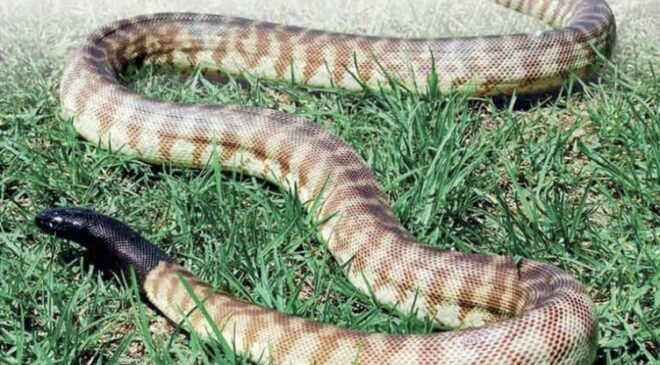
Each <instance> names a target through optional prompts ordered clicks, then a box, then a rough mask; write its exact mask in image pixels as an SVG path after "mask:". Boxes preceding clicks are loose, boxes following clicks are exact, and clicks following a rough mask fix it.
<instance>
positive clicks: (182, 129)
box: [61, 0, 615, 364]
mask: <svg viewBox="0 0 660 365" xmlns="http://www.w3.org/2000/svg"><path fill="white" fill-rule="evenodd" d="M498 2H499V3H502V4H503V5H505V6H508V7H511V8H513V9H515V10H518V11H521V12H525V13H528V14H530V15H533V16H536V17H538V18H540V19H542V20H544V21H545V22H547V23H549V24H551V25H553V26H555V27H556V29H555V30H551V31H544V32H538V33H536V34H522V35H507V36H493V37H472V38H450V39H410V40H406V39H394V38H378V37H364V36H354V35H343V34H335V33H326V32H320V31H312V30H306V29H301V28H295V27H288V26H281V25H274V24H270V23H263V22H256V21H251V20H245V19H237V18H227V17H222V16H215V15H199V14H160V15H153V16H144V17H137V18H134V19H130V20H122V21H118V22H116V23H113V24H111V25H109V26H106V27H104V28H102V29H100V30H99V31H97V32H95V33H94V34H93V35H91V36H90V37H89V39H88V41H87V42H86V43H85V44H84V45H83V47H82V48H81V50H80V51H79V52H78V53H77V54H76V55H75V56H74V58H73V60H72V61H71V62H70V64H69V65H68V67H67V68H66V70H65V73H64V77H63V80H62V83H61V102H62V109H63V112H64V114H65V115H66V116H71V117H73V120H74V125H75V127H76V129H77V130H78V131H79V133H80V134H82V135H83V136H84V137H85V138H86V139H88V140H90V141H92V142H95V143H96V142H98V143H100V145H101V146H103V147H106V148H107V147H109V146H112V147H113V148H115V149H118V148H120V149H121V151H122V152H124V153H128V154H131V155H137V156H139V157H141V158H143V159H145V160H148V161H152V162H157V163H160V162H165V161H167V162H173V163H175V164H179V165H184V166H190V167H204V166H205V164H206V163H207V162H208V161H209V160H210V159H211V158H213V156H217V158H218V159H219V160H220V162H221V164H222V165H223V166H224V167H225V168H227V169H233V170H238V171H241V172H245V173H248V174H252V175H256V176H259V177H262V178H264V179H266V180H269V181H271V182H274V183H276V184H278V185H279V186H281V187H283V188H284V189H287V190H289V191H295V192H296V194H297V196H298V198H299V199H300V201H301V202H302V203H303V204H305V205H306V206H307V207H309V210H310V213H311V214H313V216H314V217H317V218H319V219H323V218H327V217H330V218H329V219H327V220H325V221H324V223H323V224H321V225H320V237H321V238H322V240H323V241H324V242H325V243H326V244H327V246H328V248H329V250H330V251H331V252H332V254H333V256H334V257H335V258H336V259H337V261H338V262H339V263H340V264H342V265H346V275H347V276H348V278H349V279H350V281H351V282H352V283H353V284H354V285H355V287H356V288H358V289H359V290H361V291H363V292H365V293H372V294H373V295H374V296H375V298H376V299H377V300H378V301H379V302H381V303H384V304H386V305H389V306H392V307H395V308H397V309H398V310H400V311H402V312H411V311H414V312H415V313H416V314H417V315H418V316H420V317H430V318H433V319H434V320H435V322H437V324H438V325H439V326H441V327H449V328H464V327H479V328H476V329H464V330H458V331H451V332H442V333H434V334H428V335H411V336H397V335H386V334H370V333H358V332H354V331H351V330H348V329H342V328H338V327H336V326H333V325H329V324H319V323H315V322H313V321H309V320H306V319H301V318H294V317H290V316H287V315H284V314H281V313H277V312H275V311H272V310H269V309H264V308H260V307H258V306H255V305H252V304H249V303H245V302H243V301H240V300H237V299H234V298H232V297H230V296H228V295H226V294H223V293H214V291H213V290H212V289H211V288H210V287H209V286H207V285H206V284H204V283H201V282H200V281H199V280H197V279H196V278H195V277H194V276H193V275H192V274H190V273H189V272H188V271H186V270H185V269H183V268H181V267H180V266H177V265H176V264H173V263H170V262H168V261H167V260H164V261H159V263H157V264H156V265H154V266H153V267H150V268H149V270H148V272H146V273H144V276H143V278H142V280H141V285H142V288H143V290H144V292H145V294H146V296H147V297H148V299H149V300H150V301H151V302H152V303H153V304H154V305H155V306H156V307H158V308H159V309H160V310H161V311H162V312H163V313H164V314H165V315H166V316H167V317H168V318H170V319H171V320H173V321H174V322H180V321H182V320H183V319H184V318H185V317H186V315H188V318H187V320H188V321H189V328H191V329H192V330H194V331H197V332H199V333H200V334H202V335H209V334H211V327H210V326H209V323H208V321H207V318H205V316H204V315H203V313H202V312H203V311H201V310H194V309H195V305H196V304H195V300H193V298H191V296H190V295H189V293H188V291H187V290H186V288H185V287H184V285H183V283H182V280H185V281H187V282H188V283H189V284H190V286H191V288H192V289H193V290H194V292H195V293H196V295H197V296H198V297H199V298H202V299H205V301H204V306H205V310H206V311H207V312H208V314H209V315H210V318H212V319H213V321H214V322H215V323H216V324H217V325H218V326H219V328H220V329H221V331H222V335H223V337H224V338H225V339H226V340H227V342H228V343H230V344H231V345H232V347H233V348H235V349H236V351H238V352H239V353H246V354H248V355H249V356H250V358H251V359H253V360H254V361H259V362H264V363H269V362H273V363H276V364H587V363H591V362H592V361H593V360H594V358H595V350H596V343H597V321H596V315H595V309H594V305H593V303H592V301H591V299H590V298H589V296H588V295H587V294H586V293H585V292H584V291H583V290H582V289H581V287H580V285H579V283H577V282H576V281H575V280H574V279H572V278H571V277H569V276H568V275H566V274H565V273H563V272H561V271H560V270H558V269H556V268H554V267H551V266H548V265H545V264H542V263H537V262H532V261H528V260H523V261H522V262H521V263H518V264H517V263H516V262H514V260H513V259H512V258H510V257H501V256H486V255H473V254H464V253H459V252H449V251H439V250H436V249H432V248H429V247H427V246H425V245H423V244H421V243H420V242H418V241H417V240H416V239H415V238H414V237H412V236H411V235H410V234H409V233H408V232H407V231H406V230H405V229H404V228H403V227H402V226H401V225H400V223H399V222H398V221H397V220H396V218H395V217H394V215H393V214H392V212H391V211H390V209H389V208H388V204H387V200H386V198H385V197H384V196H383V195H382V194H381V192H380V188H379V185H378V183H377V182H376V180H375V179H374V177H373V176H372V174H371V172H370V170H369V167H368V166H367V164H366V163H365V162H364V161H363V159H362V158H361V157H360V156H359V155H358V154H357V153H356V152H354V151H353V149H352V148H351V147H350V146H349V145H348V144H346V143H345V142H343V141H342V140H340V139H339V138H337V137H335V136H334V135H332V134H331V133H330V132H328V131H327V130H325V129H323V128H322V127H320V126H318V125H316V124H314V123H311V122H308V121H306V120H303V119H301V118H297V117H293V116H290V115H287V114H284V113H281V112H278V111H275V110H266V109H256V108H248V107H242V106H224V105H183V104H177V103H170V102H163V101H157V100H151V99H148V98H146V97H143V96H140V95H137V94H135V93H134V92H132V91H130V90H129V89H128V88H126V87H125V86H122V85H120V84H119V83H118V81H117V77H116V73H117V72H118V71H119V70H121V69H122V68H123V67H124V66H125V65H127V64H128V63H129V62H132V61H134V60H135V59H143V60H145V61H147V62H152V63H166V64H170V65H174V66H177V67H183V68H189V67H193V66H198V65H202V66H207V67H212V68H219V69H221V70H223V71H226V72H242V71H247V72H250V73H252V74H256V75H260V76H263V77H267V78H289V77H293V78H294V79H295V80H296V81H297V82H300V83H303V84H309V85H316V86H327V85H332V86H335V87H344V88H352V89H355V88H359V87H361V85H367V86H379V85H386V84H387V80H388V77H391V78H393V79H395V80H397V81H398V82H399V83H401V84H403V85H404V86H407V87H411V88H418V89H420V88H421V89H422V91H423V89H424V87H425V86H424V85H427V82H428V76H429V74H430V73H431V72H432V71H433V70H435V72H436V74H437V85H436V86H437V89H438V90H440V91H442V92H447V91H451V90H461V91H463V92H468V93H472V94H475V95H484V94H500V93H510V92H513V91H516V92H517V93H530V92H539V91H545V90H548V89H551V88H554V87H557V86H558V85H561V84H562V83H563V82H565V80H566V79H567V77H568V76H569V74H570V73H575V74H576V75H577V76H581V77H586V76H588V75H590V73H591V72H592V70H593V68H594V64H595V63H596V60H597V58H598V57H599V56H598V54H599V53H600V54H603V55H605V56H607V55H608V54H609V52H610V50H611V48H612V46H613V43H614V37H615V23H614V18H613V15H612V12H611V10H610V8H609V7H608V6H607V4H606V3H605V2H604V0H501V1H498ZM384 72H386V73H387V75H385V73H384ZM358 80H359V81H358ZM313 201H316V202H320V204H318V203H317V204H311V203H310V202H313Z"/></svg>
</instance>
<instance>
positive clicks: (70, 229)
mask: <svg viewBox="0 0 660 365" xmlns="http://www.w3.org/2000/svg"><path fill="white" fill-rule="evenodd" d="M34 221H35V224H36V225H37V227H39V228H41V230H43V231H44V232H46V233H51V234H54V235H55V236H57V237H60V238H64V239H67V240H71V241H74V242H76V243H78V244H80V245H82V246H84V247H86V248H87V249H88V250H89V251H90V256H91V257H92V259H93V260H94V261H95V262H96V263H98V264H100V266H101V267H107V268H112V269H115V270H120V271H126V270H128V269H129V268H133V269H135V272H136V273H137V276H138V280H139V281H140V282H142V281H143V280H144V278H145V277H146V275H147V274H148V273H149V271H151V269H153V268H154V267H155V266H156V265H158V263H159V262H161V261H167V262H169V261H171V259H170V258H169V257H168V256H167V254H165V253H164V252H163V251H161V250H160V249H158V247H156V246H155V245H154V244H153V243H151V242H149V241H147V240H146V239H144V238H143V237H142V236H140V235H139V234H138V233H137V232H135V231H134V230H133V229H131V228H130V227H129V226H127V225H126V224H124V223H122V222H120V221H118V220H116V219H114V218H111V217H108V216H106V215H103V214H101V213H98V212H96V211H94V210H91V209H85V208H51V209H46V210H44V211H42V212H41V213H39V214H37V216H36V217H35V219H34Z"/></svg>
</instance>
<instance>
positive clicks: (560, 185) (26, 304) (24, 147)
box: [0, 0, 660, 364]
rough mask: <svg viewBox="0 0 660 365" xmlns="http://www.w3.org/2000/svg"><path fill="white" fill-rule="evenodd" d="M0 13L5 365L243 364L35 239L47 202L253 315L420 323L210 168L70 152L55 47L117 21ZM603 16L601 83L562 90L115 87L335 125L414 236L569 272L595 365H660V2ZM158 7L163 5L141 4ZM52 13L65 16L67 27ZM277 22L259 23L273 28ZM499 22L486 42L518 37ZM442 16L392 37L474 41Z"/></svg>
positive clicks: (305, 232) (296, 217) (274, 205)
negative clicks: (608, 31) (358, 283)
mask: <svg viewBox="0 0 660 365" xmlns="http://www.w3.org/2000/svg"><path fill="white" fill-rule="evenodd" d="M5 1H6V0H0V16H2V17H0V278H2V280H0V364H26V363H38V364H42V363H44V364H48V363H58V364H60V363H65V364H68V363H75V364H92V363H97V364H100V363H122V364H126V363H157V364H175V363H229V364H234V363H239V364H240V363H247V361H244V360H242V359H238V358H235V357H234V355H232V352H231V349H227V348H225V347H224V346H222V344H219V343H215V342H204V341H201V340H200V339H199V338H197V337H196V336H194V335H188V334H186V333H184V332H182V331H181V330H180V329H179V328H176V325H171V324H169V323H168V322H167V321H165V320H164V319H163V317H162V316H160V315H159V314H158V313H157V312H156V311H154V310H152V309H151V308H149V307H147V306H145V305H144V304H143V303H142V302H141V301H142V299H141V298H139V296H137V295H136V294H135V290H133V289H134V288H131V286H130V285H123V284H122V279H121V278H113V277H112V276H110V275H104V274H103V273H101V272H99V271H96V270H94V268H93V267H92V266H90V265H89V260H87V259H85V257H84V251H83V250H82V249H80V248H79V247H77V246H74V245H72V244H69V243H65V242H63V241H60V240H56V239H53V238H51V237H48V236H46V235H44V234H42V233H40V232H39V231H38V230H37V229H36V227H35V226H34V225H33V224H32V219H33V217H34V215H35V214H36V213H37V212H38V211H39V210H41V209H43V208H46V207H50V206H63V205H78V206H85V207H92V208H95V209H97V210H100V211H102V212H104V213H106V214H110V215H113V216H116V217H118V218H120V219H122V220H124V221H126V222H128V223H130V224H131V225H132V226H134V227H135V228H136V229H137V230H138V231H140V232H142V233H143V234H144V235H145V236H146V237H147V238H148V239H150V240H152V241H154V242H156V243H158V245H159V246H160V247H161V248H163V249H164V250H165V251H166V252H168V253H169V254H170V255H171V256H172V257H174V258H175V259H176V260H177V261H178V262H180V263H182V264H184V265H185V266H186V267H187V268H189V269H191V270H192V271H193V272H195V273H197V274H198V275H199V276H200V277H201V278H202V279H204V280H205V281H207V282H209V283H211V284H213V285H214V286H216V287H218V288H221V289H223V290H226V291H229V292H231V293H233V294H234V295H236V296H237V297H240V298H243V299H247V300H249V301H251V302H254V303H259V304H261V305H263V306H266V307H270V308H274V309H277V310H279V311H282V312H286V313H290V314H295V315H298V316H303V317H306V318H310V319H315V320H318V321H322V322H328V323H336V324H338V325H340V326H343V327H350V328H353V329H357V330H365V331H377V332H389V333H403V334H405V333H421V332H428V331H431V330H432V329H431V328H430V326H429V324H428V323H425V322H421V321H419V320H416V319H414V318H408V317H401V316H399V315H398V314H396V313H393V312H392V311H390V310H388V309H387V308H382V307H379V306H378V305H376V304H375V303H374V302H373V301H372V300H371V298H370V297H368V296H365V295H362V294H360V293H358V292H356V291H355V290H353V289H352V287H351V285H350V284H349V283H348V280H347V279H345V277H344V276H343V274H342V272H341V268H340V267H339V266H338V265H337V264H336V263H335V262H334V261H333V260H332V258H331V256H330V254H329V252H328V251H327V249H326V248H325V247H323V245H321V244H319V243H318V242H317V240H316V234H315V230H314V222H312V221H311V219H310V217H308V216H307V215H306V214H305V212H304V210H303V209H302V207H301V205H300V204H298V203H297V202H296V200H295V199H294V198H293V197H291V196H289V195H287V194H285V193H283V192H281V191H279V190H278V189H277V188H275V187H274V186H272V185H269V184H267V183H264V182H263V181H260V180H257V179H254V178H252V177H249V176H241V175H236V174H232V173H226V172H222V171H221V170H220V169H218V168H212V169H208V170H202V171H194V170H186V169H180V168H176V167H172V166H167V165H164V166H151V165H148V164H146V163H144V162H141V161H139V160H136V159H133V158H130V157H126V156H123V155H121V154H119V153H117V152H112V151H105V150H102V149H100V148H97V146H95V145H94V144H93V143H88V142H85V141H83V140H82V139H80V138H79V137H78V136H77V134H76V132H75V131H74V129H73V127H72V126H71V123H70V121H68V120H63V119H61V118H60V117H58V95H57V88H58V82H59V79H60V76H61V73H62V68H63V66H64V54H65V53H66V47H68V45H69V44H71V43H72V42H73V41H74V40H79V39H80V38H79V37H80V35H81V34H84V31H85V29H88V28H89V27H90V26H92V25H93V24H97V23H99V22H103V21H107V20H108V19H113V18H114V17H116V16H118V14H121V15H125V14H124V13H123V12H122V11H124V10H117V11H116V12H112V11H109V10H107V9H105V10H103V11H101V12H100V14H101V15H99V16H98V19H97V18H94V19H92V20H85V21H86V22H85V21H83V19H87V17H86V15H85V14H88V10H89V9H87V8H86V7H85V6H84V4H87V5H89V2H85V1H84V0H81V1H78V3H80V4H82V5H80V6H75V7H71V8H67V7H66V6H64V5H62V3H58V2H54V4H51V5H52V7H50V8H49V7H47V6H46V5H42V6H41V7H40V6H35V8H33V9H27V8H26V7H23V6H21V5H15V7H13V6H14V5H12V4H9V2H6V3H5ZM154 3H156V2H154ZM611 3H612V5H613V7H614V9H615V13H616V15H617V20H618V22H619V29H620V31H619V46H618V48H617V50H616V53H615V56H614V58H613V60H612V61H611V62H609V63H607V64H606V65H605V66H604V69H603V71H602V73H601V77H600V78H599V80H598V81H599V82H596V83H590V84H584V83H582V82H581V81H580V80H574V81H573V82H572V83H571V84H570V85H567V87H566V88H564V89H562V90H561V91H560V92H559V95H558V96H555V97H551V98H545V99H541V100H535V101H532V102H525V103H522V102H520V100H517V99H515V98H514V99H512V100H508V101H504V102H502V101H498V102H494V101H492V100H490V99H483V100H467V99H466V98H464V97H461V96H458V95H449V96H434V95H431V96H423V95H419V94H418V93H416V92H414V91H413V92H410V91H406V90H401V89H397V90H395V91H394V92H381V91H379V90H364V91H361V92H346V91H342V90H323V91H319V90H310V89H306V88H303V87H299V86H296V85H291V84H290V83H287V82H272V81H267V80H258V79H255V78H252V77H250V76H249V75H246V76H244V77H241V78H229V80H227V81H226V82H223V83H217V82H214V81H212V80H209V79H207V78H205V77H204V76H203V75H201V74H200V73H199V72H196V73H193V74H191V75H188V76H185V77H175V76H173V75H171V74H170V73H168V72H163V70H154V69H142V70H134V71H131V72H127V74H125V75H124V81H125V82H126V83H127V84H130V85H131V86H132V87H134V88H135V90H136V91H137V92H140V93H142V94H145V95H149V96H152V97H156V98H160V99H166V100H176V101H184V102H194V103H234V104H242V105H254V106H262V107H268V108H276V109H280V110H284V111H287V112H289V113H291V114H295V115H298V116H304V117H307V118H309V119H311V120H313V121H314V122H316V123H319V124H321V125H323V126H325V127H327V128H329V129H330V130H332V131H333V132H334V133H336V134H337V135H339V136H341V137H342V138H343V139H345V140H346V141H348V142H349V143H350V144H351V145H352V146H353V147H354V148H355V149H356V150H357V151H358V152H359V153H360V154H361V155H362V156H363V157H364V158H365V159H366V160H367V161H368V163H369V165H370V166H371V167H372V169H373V171H374V173H375V175H376V177H377V178H378V180H379V181H380V183H381V185H382V186H383V189H384V191H385V192H386V194H387V195H388V196H389V198H390V201H391V205H392V207H393V209H394V211H395V214H396V215H397V217H398V218H399V219H400V220H401V222H402V223H403V224H404V225H405V226H406V227H407V228H408V229H409V230H410V231H411V232H412V233H413V234H414V235H415V236H416V237H418V238H419V239H421V240H422V241H424V242H426V243H428V244H429V245H432V246H435V247H438V248H443V249H448V248H453V249H457V250H460V251H465V252H479V253H493V254H505V255H512V256H521V257H526V258H530V259H536V260H540V261H544V262H549V263H552V264H553V265H556V266H558V267H560V268H562V269H563V270H566V271H567V272H569V273H571V274H572V275H574V276H575V277H576V278H577V279H578V280H579V281H580V282H582V283H583V284H584V286H585V288H586V289H587V290H588V291H589V293H590V294H591V295H592V297H593V299H594V301H595V302H596V304H597V307H598V316H599V320H600V342H599V347H600V350H599V354H598V361H599V363H603V364H633V363H640V364H654V363H658V362H660V290H659V287H660V104H659V103H658V100H660V24H659V23H658V20H657V19H659V18H660V9H659V8H660V6H659V5H657V3H656V2H655V0H647V1H635V2H627V1H625V0H619V1H615V0H612V1H611ZM58 4H59V5H58ZM487 5H488V4H487ZM200 6H201V5H200ZM488 6H490V5H488ZM155 8H157V9H161V8H160V7H158V5H153V6H151V7H147V8H146V9H144V10H145V11H153V10H156V9H155ZM122 9H123V8H122ZM486 9H491V8H489V7H486ZM28 10H31V11H32V13H31V15H28V14H29V13H28ZM50 10H52V12H50ZM137 10H139V9H135V10H134V11H133V12H134V13H139V12H141V11H137ZM170 10H171V9H170ZM194 10H200V9H194ZM212 10H215V11H218V12H220V11H222V9H221V8H220V7H219V6H217V8H213V9H212ZM225 10H226V9H225ZM64 11H71V12H72V18H71V19H64V20H63V19H62V17H61V16H59V15H58V12H60V14H61V13H62V12H64ZM241 11H243V13H241ZM436 11H439V10H437V9H436ZM224 12H225V13H227V11H224ZM238 13H239V14H240V15H250V14H247V13H249V9H248V10H245V9H243V10H240V11H238ZM431 13H433V12H431ZM34 14H37V15H34ZM286 14H287V13H286V12H285V13H284V15H281V16H282V17H280V18H278V15H277V14H275V15H272V14H271V15H270V17H273V18H274V19H275V20H280V21H285V20H286V19H287V18H286V16H287V15H286ZM423 14H424V15H423V16H422V17H421V18H422V20H428V19H427V18H432V14H431V15H429V14H427V13H423ZM433 14H435V13H433ZM498 14H499V12H498ZM21 15H24V19H23V20H26V21H28V22H29V23H30V24H32V25H33V27H31V28H30V30H29V31H26V30H25V28H24V27H23V26H21V25H20V24H21V23H20V22H18V21H17V19H19V18H21ZM298 15H300V14H298ZM253 16H255V17H258V16H257V15H253ZM438 16H439V17H441V15H438ZM267 17H268V16H266V17H265V18H267ZM383 17H385V15H383ZM294 19H299V22H300V24H302V25H310V24H314V23H311V20H308V19H307V18H305V17H304V16H302V17H300V18H295V16H294ZM333 19H334V20H336V19H335V18H334V17H333V18H332V19H330V20H327V19H326V21H333ZM384 19H385V18H383V20H382V22H381V23H378V22H377V21H378V19H372V20H371V22H372V24H371V23H370V25H364V26H362V25H361V28H357V27H353V28H350V27H349V26H348V25H346V24H342V25H338V26H337V27H336V28H331V27H330V26H329V25H327V24H326V23H322V24H321V25H327V28H328V29H339V30H350V29H353V30H359V31H366V32H375V33H378V32H379V31H380V30H381V29H382V28H381V27H380V26H378V24H384V23H385V20H384ZM401 19H403V17H402V18H401ZM498 19H499V18H498ZM507 19H508V18H507ZM512 19H513V20H510V21H509V22H508V23H507V24H508V25H506V26H503V27H500V28H496V30H498V31H499V30H502V29H504V30H517V29H518V27H523V28H525V27H527V25H522V26H521V25H520V24H522V23H519V22H517V21H516V19H520V18H512ZM491 21H497V19H495V20H491ZM76 22H80V24H83V25H81V26H80V27H76V26H75V24H76ZM305 22H308V23H305ZM402 22H403V21H402ZM420 22H421V21H420ZM422 23H423V22H422ZM440 23H442V22H437V21H436V22H430V23H428V24H430V25H429V27H431V28H430V30H429V29H426V28H423V29H420V28H419V24H418V23H414V25H410V26H409V27H408V28H406V27H405V22H403V25H401V24H398V23H397V24H394V25H391V26H390V27H389V28H387V29H389V30H387V29H386V30H385V31H384V32H385V33H387V32H390V33H394V34H397V33H401V34H406V35H418V34H422V35H430V34H435V33H428V32H431V31H432V32H436V33H437V32H442V31H445V33H442V34H453V33H458V34H468V33H470V32H469V31H467V30H466V28H465V27H464V28H461V27H460V26H456V25H455V24H456V23H443V24H440ZM523 23H524V22H523ZM439 24H440V25H439ZM452 24H453V25H452ZM531 24H532V27H534V26H535V27H536V29H538V28H539V25H538V24H537V23H535V22H532V23H531ZM400 26H401V27H403V28H402V30H399V28H398V27H400ZM434 26H435V27H434ZM525 29H526V28H525ZM425 32H426V33H425ZM491 33H492V32H491ZM578 89H581V90H578ZM108 279H109V280H108Z"/></svg>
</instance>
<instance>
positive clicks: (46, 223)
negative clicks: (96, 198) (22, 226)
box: [34, 208, 99, 246]
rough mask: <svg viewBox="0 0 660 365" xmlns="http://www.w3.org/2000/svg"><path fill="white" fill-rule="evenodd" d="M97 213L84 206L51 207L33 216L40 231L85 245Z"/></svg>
mask: <svg viewBox="0 0 660 365" xmlns="http://www.w3.org/2000/svg"><path fill="white" fill-rule="evenodd" d="M98 215H99V214H98V213H96V212H95V211H93V210H91V209H85V208H51V209H46V210H44V211H42V212H41V213H39V214H37V216H36V217H35V218H34V223H35V224H36V225H37V227H39V228H40V229H41V230H42V231H44V232H46V233H50V234H54V235H56V236H57V237H60V238H64V239H67V240H71V241H74V242H76V243H79V244H81V245H84V246H87V243H88V239H87V238H89V236H90V231H89V227H91V226H92V224H93V223H94V221H95V220H96V218H97V216H98Z"/></svg>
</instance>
